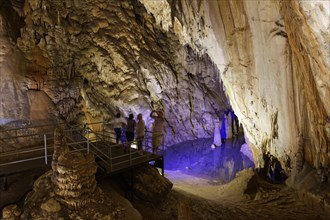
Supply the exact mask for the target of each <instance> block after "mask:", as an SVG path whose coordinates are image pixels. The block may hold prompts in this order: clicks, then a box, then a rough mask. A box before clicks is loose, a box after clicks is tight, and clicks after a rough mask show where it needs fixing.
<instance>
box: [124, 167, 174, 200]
mask: <svg viewBox="0 0 330 220" xmlns="http://www.w3.org/2000/svg"><path fill="white" fill-rule="evenodd" d="M131 172H132V173H130V171H128V172H126V173H125V174H124V176H125V177H126V181H127V184H128V185H129V186H130V188H131V190H132V193H133V195H134V196H136V197H138V198H139V199H141V200H144V201H147V202H151V203H159V202H162V201H164V200H165V199H166V198H167V195H168V194H169V192H170V191H171V189H172V186H173V183H171V182H170V181H169V180H168V179H167V178H164V177H162V176H161V175H160V174H159V172H158V170H157V169H156V168H155V167H153V166H151V165H146V166H141V167H137V168H136V169H134V170H132V171H131Z"/></svg>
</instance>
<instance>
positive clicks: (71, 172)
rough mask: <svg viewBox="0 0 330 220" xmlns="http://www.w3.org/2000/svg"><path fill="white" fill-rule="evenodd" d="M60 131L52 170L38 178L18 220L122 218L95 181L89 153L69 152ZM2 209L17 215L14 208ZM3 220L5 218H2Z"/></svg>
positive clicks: (93, 163)
mask: <svg viewBox="0 0 330 220" xmlns="http://www.w3.org/2000/svg"><path fill="white" fill-rule="evenodd" d="M62 132H63V131H61V130H59V129H57V130H56V131H55V144H54V157H53V161H52V170H50V171H48V172H47V173H45V174H44V175H42V176H41V177H40V178H38V179H37V180H36V181H35V183H34V187H33V191H32V192H30V193H29V194H28V195H27V197H26V199H25V203H24V207H23V213H22V215H21V217H20V218H21V219H125V212H124V209H123V208H121V207H120V206H118V205H116V204H115V203H114V202H113V201H111V200H110V199H109V198H107V197H105V195H104V193H103V192H102V190H101V189H100V188H99V187H97V185H96V180H95V173H96V169H97V166H96V163H95V159H94V156H93V155H92V154H87V155H84V154H83V153H81V152H79V151H76V152H74V151H69V149H68V146H67V145H66V141H65V138H64V136H63V134H62ZM4 210H8V211H6V213H7V214H6V216H10V215H11V214H10V210H13V211H12V216H15V215H16V216H17V213H19V212H18V211H17V208H15V207H9V208H6V209H4ZM4 219H6V218H5V216H4Z"/></svg>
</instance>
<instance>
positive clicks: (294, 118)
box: [0, 0, 330, 167]
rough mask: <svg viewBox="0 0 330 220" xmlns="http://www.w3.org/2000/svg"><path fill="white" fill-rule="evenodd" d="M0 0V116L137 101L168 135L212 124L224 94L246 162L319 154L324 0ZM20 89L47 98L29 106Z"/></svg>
mask: <svg viewBox="0 0 330 220" xmlns="http://www.w3.org/2000/svg"><path fill="white" fill-rule="evenodd" d="M8 2H9V3H10V4H9V3H6V4H3V6H2V8H1V19H2V21H6V22H1V24H2V26H1V33H2V35H1V39H3V40H2V42H5V40H6V42H7V43H5V44H3V45H4V46H5V48H4V50H2V51H3V52H2V53H1V57H0V58H1V59H0V61H1V62H0V63H1V66H0V68H1V74H2V75H1V79H2V80H1V81H0V88H1V89H2V91H4V92H5V93H3V94H6V96H2V98H1V102H2V103H1V106H0V115H1V123H2V124H6V123H8V120H7V119H10V120H30V119H33V118H34V117H31V114H29V112H31V109H35V110H36V111H37V110H38V111H39V112H45V111H47V112H49V114H48V113H47V114H45V115H41V116H39V114H35V115H36V116H35V117H37V118H38V117H39V119H40V118H41V119H47V120H48V119H49V118H51V117H48V116H49V115H53V116H55V118H60V119H64V120H66V121H70V122H86V121H87V122H91V121H102V120H106V121H107V120H109V119H111V118H113V116H114V115H115V113H116V112H117V111H121V112H122V113H123V114H124V115H128V114H129V113H133V114H135V115H137V114H138V113H142V114H143V117H144V120H145V121H146V123H147V126H150V125H151V120H150V118H149V113H150V111H151V110H152V109H155V110H163V111H164V112H165V117H166V136H165V139H166V141H167V144H173V143H178V142H181V141H184V140H188V139H195V138H200V137H210V136H213V130H214V121H215V120H216V119H219V118H222V114H223V112H224V111H225V110H227V109H228V108H230V106H232V108H233V109H234V111H235V113H236V114H237V116H238V118H239V120H240V122H241V123H242V125H243V127H244V131H245V135H246V139H247V142H248V144H249V146H250V147H251V149H252V152H253V157H254V160H255V162H256V164H262V161H258V160H259V158H262V154H263V153H266V152H270V153H271V154H273V155H274V156H276V157H277V158H279V159H280V160H282V161H283V160H284V158H285V157H286V155H288V156H289V157H290V158H291V159H292V161H293V164H297V165H296V166H297V167H298V166H299V167H301V166H302V165H301V163H303V161H307V162H308V163H309V164H311V165H312V166H314V167H318V166H319V164H322V166H325V167H327V166H329V163H330V160H329V159H330V149H329V145H330V144H329V141H330V140H329V136H330V134H329V130H330V129H329V127H330V124H329V123H330V122H329V116H330V103H329V101H328V100H330V92H329V88H330V74H329V65H330V64H329V60H330V59H329V56H330V54H329V53H330V52H329V39H330V34H329V20H330V19H329V14H330V12H329V8H330V6H329V4H330V3H329V2H328V1H301V0H292V1H285V0H278V1H229V0H228V1H205V0H196V1H190V0H180V1H172V0H167V1H166V0H159V1H154V0H132V1H128V0H123V1H118V0H110V1H106V0H94V1H90V0H80V1H64V0H54V1H50V0H49V1H38V0H26V1H23V0H11V1H8ZM4 7H5V8H4ZM9 12H12V13H10V14H11V16H9ZM4 24H5V25H4ZM10 48H14V49H15V53H13V52H12V53H11V52H9V51H10V50H11V49H10ZM12 50H13V49H12ZM6 60H7V61H8V60H14V61H15V62H16V63H17V65H15V66H14V67H11V68H7V66H8V65H9V63H10V62H5V61H6ZM15 62H14V63H15ZM5 64H6V65H7V66H6V65H5ZM18 64H20V65H18ZM13 79H15V80H13ZM22 85H23V86H22ZM31 90H36V91H37V92H38V93H42V94H43V95H45V96H46V97H47V98H49V100H50V102H49V103H50V104H51V105H46V104H42V105H40V106H39V105H38V103H39V102H37V103H36V104H35V105H34V106H37V107H35V108H32V107H31V106H33V105H32V104H31V103H32V102H31V101H29V100H32V99H29V98H28V97H29V96H28V94H29V93H30V91H31ZM15 94H17V95H15ZM11 97H12V98H11ZM33 100H34V99H33ZM27 103H29V104H27ZM9 106H12V107H14V109H15V111H10V110H9V109H10V107H9ZM45 106H48V107H49V106H53V108H51V109H50V110H46V109H47V108H48V107H47V108H46V107H45ZM301 155H302V156H301Z"/></svg>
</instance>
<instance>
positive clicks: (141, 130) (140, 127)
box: [136, 113, 146, 154]
mask: <svg viewBox="0 0 330 220" xmlns="http://www.w3.org/2000/svg"><path fill="white" fill-rule="evenodd" d="M137 119H138V122H137V124H136V142H137V148H138V150H139V154H142V150H143V149H142V142H143V139H144V135H145V130H146V125H145V122H144V120H143V118H142V114H141V113H140V114H138V116H137Z"/></svg>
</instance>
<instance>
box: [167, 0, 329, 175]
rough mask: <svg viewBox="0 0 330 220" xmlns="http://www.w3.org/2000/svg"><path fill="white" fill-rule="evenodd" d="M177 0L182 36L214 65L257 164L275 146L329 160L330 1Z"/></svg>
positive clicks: (281, 151) (315, 160)
mask: <svg viewBox="0 0 330 220" xmlns="http://www.w3.org/2000/svg"><path fill="white" fill-rule="evenodd" d="M172 3H173V4H175V6H174V7H173V6H172V8H175V9H176V11H180V10H181V11H184V12H185V13H181V14H182V17H183V19H180V20H181V21H183V24H182V25H183V26H184V28H183V29H184V30H186V31H183V33H184V32H185V34H186V35H187V36H192V37H193V39H191V40H189V39H188V40H187V38H184V37H183V39H186V40H187V41H188V43H189V44H195V46H192V47H193V48H194V49H196V50H199V51H200V52H206V53H208V54H209V56H210V57H211V59H212V60H214V62H215V63H216V64H217V66H218V68H219V70H220V73H221V79H222V81H223V83H224V85H225V89H226V93H227V94H228V96H229V99H230V102H231V105H232V107H233V109H234V110H235V112H236V113H237V115H238V117H239V119H240V121H241V123H242V124H243V127H244V130H245V135H246V138H247V141H248V143H249V145H250V147H251V148H252V150H253V152H254V159H255V162H256V163H257V165H260V166H262V163H263V161H262V154H263V153H266V152H270V153H271V154H273V155H275V156H277V157H279V158H281V159H282V161H283V160H284V157H285V156H286V155H287V156H289V157H291V159H292V160H293V161H294V166H295V168H298V169H300V168H301V166H302V163H303V160H302V159H301V158H299V157H300V156H299V155H301V154H304V156H303V157H304V159H305V160H306V161H307V162H308V163H309V164H311V165H312V166H314V167H318V166H319V165H320V164H322V166H328V165H329V105H330V102H329V100H330V96H329V95H330V93H329V86H330V84H329V83H330V74H329V60H330V59H329V45H330V42H329V39H330V38H329V8H330V7H329V2H328V1H299V0H297V1H196V4H189V3H188V1H172ZM177 14H180V13H179V12H177ZM201 20H202V21H203V24H204V25H203V28H200V27H199V26H200V24H201ZM201 31H202V32H203V33H204V34H203V35H202V34H200V32H201ZM210 42H214V43H210ZM200 48H203V49H200ZM205 48H206V49H207V50H206V49H205Z"/></svg>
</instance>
